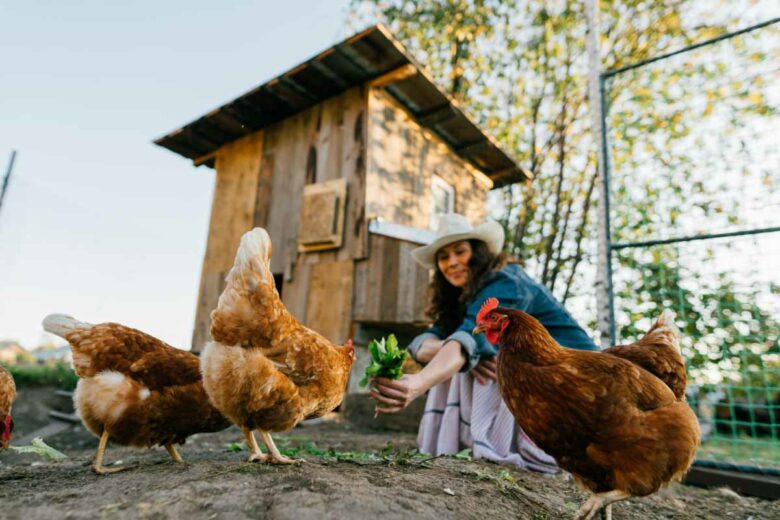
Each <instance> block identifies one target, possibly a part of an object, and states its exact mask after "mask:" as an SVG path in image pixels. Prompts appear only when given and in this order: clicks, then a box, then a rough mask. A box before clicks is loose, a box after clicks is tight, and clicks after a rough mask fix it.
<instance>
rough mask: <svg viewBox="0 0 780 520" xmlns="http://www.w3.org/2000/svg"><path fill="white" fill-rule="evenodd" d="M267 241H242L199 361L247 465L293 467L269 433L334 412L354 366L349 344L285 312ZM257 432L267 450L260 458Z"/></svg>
mask: <svg viewBox="0 0 780 520" xmlns="http://www.w3.org/2000/svg"><path fill="white" fill-rule="evenodd" d="M270 261H271V239H270V237H269V236H268V233H266V231H265V230H264V229H261V228H255V229H254V230H252V231H249V232H247V233H246V234H244V236H243V237H242V238H241V244H240V246H239V248H238V252H237V253H236V260H235V263H234V265H233V268H232V269H231V271H230V273H229V274H228V276H227V285H226V287H225V290H224V291H223V292H222V294H221V295H220V297H219V303H218V305H217V309H216V310H215V311H214V312H213V313H212V314H211V336H212V338H213V341H211V342H209V343H208V345H207V346H206V348H205V349H204V351H203V354H202V356H201V370H202V372H203V383H204V386H205V388H206V392H207V393H208V395H209V397H210V398H211V401H212V403H214V406H216V407H217V408H218V409H219V410H220V411H221V412H222V413H223V414H225V416H226V417H228V418H229V419H230V420H231V421H233V422H235V423H236V424H237V425H238V426H239V427H240V428H241V430H242V431H243V432H244V436H245V437H246V440H247V444H248V446H249V448H250V450H251V452H252V453H251V455H250V457H249V460H250V461H268V462H272V463H277V464H279V463H291V462H295V461H294V460H292V459H290V458H288V457H285V456H283V455H282V454H281V453H280V452H279V450H278V449H277V447H276V445H275V444H274V441H273V439H272V438H271V432H281V431H285V430H289V429H291V428H292V427H294V426H295V425H296V424H298V423H299V422H300V421H302V420H304V419H307V418H312V417H318V416H321V415H323V414H325V413H327V412H330V411H331V410H333V409H334V408H335V407H336V406H338V405H339V403H341V400H342V399H343V397H344V391H345V389H346V385H347V380H348V378H349V371H350V369H351V367H352V363H353V361H354V360H355V349H354V347H352V343H351V341H350V342H348V343H347V345H345V346H340V345H335V344H333V343H331V342H330V341H328V340H327V339H326V338H324V337H323V336H321V335H320V334H318V333H316V332H314V331H313V330H311V329H308V328H306V327H304V326H303V325H301V324H300V323H299V322H298V321H297V320H296V319H295V318H294V317H293V316H292V315H291V314H290V313H289V312H288V311H287V309H286V308H285V307H284V304H283V303H282V300H281V299H280V298H279V294H278V293H277V292H276V287H275V285H274V279H273V275H272V273H271V270H270ZM254 430H258V431H259V433H260V437H261V438H262V439H263V442H264V443H265V445H266V447H267V448H268V451H269V453H268V455H266V454H264V453H262V452H261V451H260V448H259V447H258V445H257V441H256V440H255V437H254V433H253V432H254Z"/></svg>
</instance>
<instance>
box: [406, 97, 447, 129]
mask: <svg viewBox="0 0 780 520" xmlns="http://www.w3.org/2000/svg"><path fill="white" fill-rule="evenodd" d="M453 117H455V110H454V109H453V108H452V106H451V105H450V104H449V103H446V104H444V105H441V106H438V107H436V108H433V109H431V110H426V111H424V112H420V113H419V114H417V115H415V116H414V118H415V119H416V120H417V122H418V123H419V124H420V126H424V127H431V126H433V125H437V124H439V123H443V122H444V121H449V120H450V119H452V118H453Z"/></svg>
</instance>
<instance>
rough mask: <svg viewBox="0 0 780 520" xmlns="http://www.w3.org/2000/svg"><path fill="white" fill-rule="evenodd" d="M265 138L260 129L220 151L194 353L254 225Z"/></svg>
mask: <svg viewBox="0 0 780 520" xmlns="http://www.w3.org/2000/svg"><path fill="white" fill-rule="evenodd" d="M263 139H264V136H263V132H258V133H255V134H252V135H250V136H247V137H245V138H243V139H240V140H238V141H235V142H233V143H230V144H228V145H226V146H224V147H222V148H221V149H220V150H219V152H218V153H217V179H216V184H215V186H214V196H213V198H212V204H211V220H210V223H209V234H208V240H207V243H206V255H205V258H204V260H203V267H202V269H201V282H200V290H199V294H198V305H197V308H196V311H195V326H194V329H193V334H192V350H193V351H194V352H200V350H201V349H202V348H203V346H204V345H205V343H206V341H208V337H209V336H208V334H209V328H210V325H211V318H210V315H211V311H212V310H213V309H214V308H215V307H216V306H217V300H218V299H219V295H220V293H221V292H222V288H223V284H224V277H225V275H226V274H227V272H228V271H229V270H230V267H231V266H232V265H233V259H234V258H235V254H236V249H237V248H238V244H239V242H240V240H241V235H243V234H244V233H245V232H247V231H249V230H250V229H252V228H253V227H254V221H255V214H256V212H257V209H256V202H257V200H258V197H257V193H258V189H257V188H258V183H259V182H260V170H261V168H260V164H261V159H262V151H263Z"/></svg>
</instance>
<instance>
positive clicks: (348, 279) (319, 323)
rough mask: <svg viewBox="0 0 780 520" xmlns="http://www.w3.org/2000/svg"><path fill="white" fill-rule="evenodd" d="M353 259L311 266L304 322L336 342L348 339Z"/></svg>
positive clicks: (350, 321)
mask: <svg viewBox="0 0 780 520" xmlns="http://www.w3.org/2000/svg"><path fill="white" fill-rule="evenodd" d="M353 268H354V264H353V262H352V260H345V261H341V262H320V263H317V264H312V265H311V279H310V281H309V291H308V301H307V306H306V307H307V309H306V319H305V322H304V323H305V324H306V326H307V327H309V328H311V329H313V330H316V331H317V332H319V333H320V334H322V335H323V336H325V337H326V338H328V339H329V340H331V341H333V342H335V343H339V344H341V343H344V342H345V341H346V340H347V339H348V338H349V333H350V326H351V324H352V319H351V316H352V281H353V273H352V270H353Z"/></svg>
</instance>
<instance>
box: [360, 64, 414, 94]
mask: <svg viewBox="0 0 780 520" xmlns="http://www.w3.org/2000/svg"><path fill="white" fill-rule="evenodd" d="M417 72H418V70H417V67H415V66H414V65H412V64H411V63H407V64H406V65H401V66H400V67H398V68H397V69H393V70H391V71H390V72H386V73H385V74H382V75H381V76H379V77H378V78H374V79H373V80H371V82H370V83H369V85H370V86H371V87H374V88H382V87H386V86H388V85H392V84H393V83H396V82H398V81H401V80H404V79H406V78H410V77H412V76H414V75H415V74H417Z"/></svg>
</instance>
